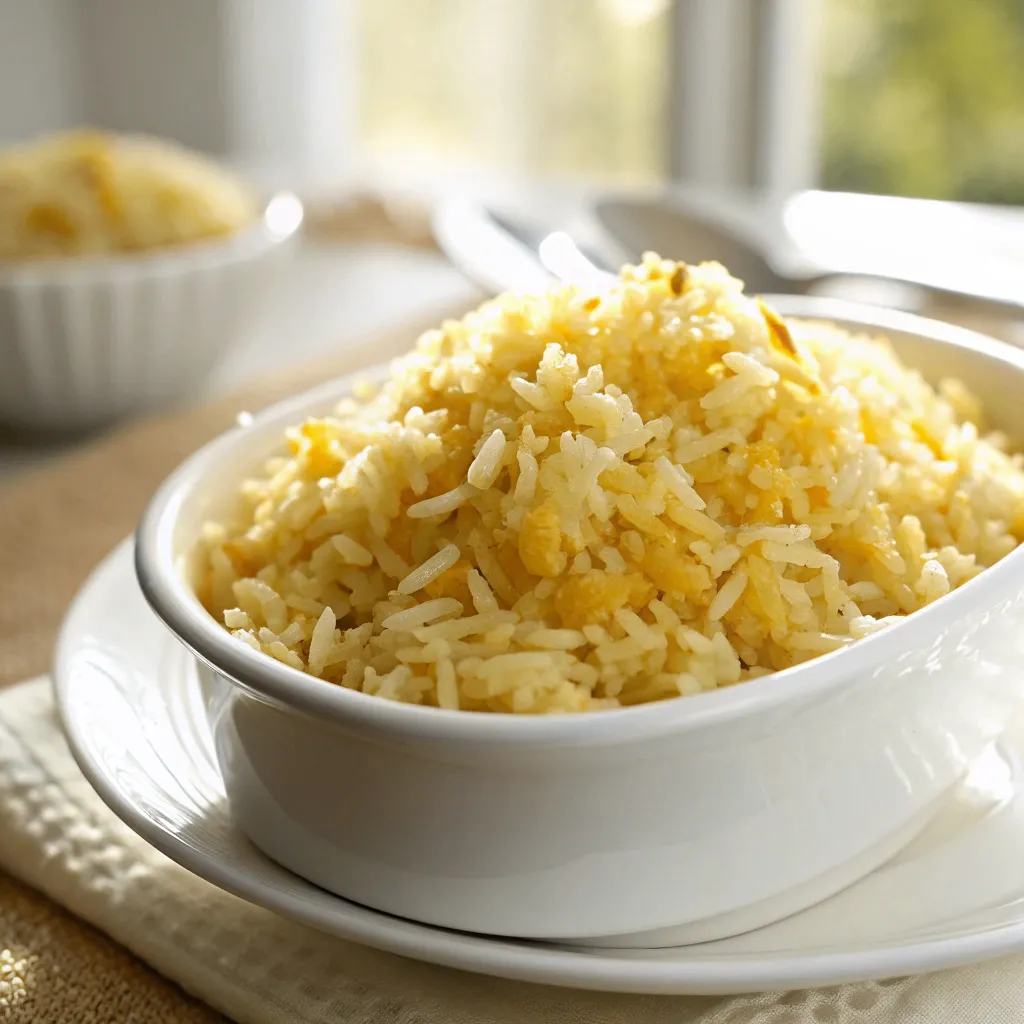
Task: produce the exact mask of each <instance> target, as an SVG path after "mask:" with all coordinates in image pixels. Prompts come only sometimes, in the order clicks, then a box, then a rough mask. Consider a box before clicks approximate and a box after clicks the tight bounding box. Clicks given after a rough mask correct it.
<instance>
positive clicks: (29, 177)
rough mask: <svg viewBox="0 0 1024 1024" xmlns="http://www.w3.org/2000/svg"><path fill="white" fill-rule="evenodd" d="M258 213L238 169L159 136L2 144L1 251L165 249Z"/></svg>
mask: <svg viewBox="0 0 1024 1024" xmlns="http://www.w3.org/2000/svg"><path fill="white" fill-rule="evenodd" d="M256 216H257V209H256V204H255V201H254V199H253V197H252V196H251V195H250V194H249V192H248V190H247V189H246V188H245V187H244V185H243V184H242V183H241V182H240V181H237V180H236V179H235V178H234V176H233V175H231V174H229V173H228V172H227V171H226V170H224V169H222V168H220V167H218V166H217V165H216V164H215V163H213V162H212V161H210V160H208V159H206V158H205V157H203V156H200V155H199V154H198V153H192V152H189V151H188V150H185V149H182V148H180V147H179V146H176V145H173V144H171V143H168V142H161V141H158V140H156V139H148V138H141V137H133V136H120V135H111V134H108V133H106V132H97V131H73V132H67V133H60V134H57V135H50V136H46V137H43V138H40V139H35V140H33V141H31V142H27V143H23V144H21V145H18V146H15V147H13V148H11V149H8V150H5V151H4V152H2V153H0V260H35V259H48V258H52V257H67V256H96V255H110V254H115V253H117V254H123V253H138V252H144V251H148V250H151V249H163V248H167V247H170V246H178V245H184V244H187V243H189V242H194V241H197V240H199V239H205V238H214V237H218V236H221V235H227V234H230V233H232V232H234V231H238V230H240V229H241V228H243V227H245V226H246V225H248V224H249V223H251V222H252V221H253V220H254V219H255V218H256Z"/></svg>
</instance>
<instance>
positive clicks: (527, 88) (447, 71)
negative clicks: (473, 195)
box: [354, 0, 1024, 204]
mask: <svg viewBox="0 0 1024 1024" xmlns="http://www.w3.org/2000/svg"><path fill="white" fill-rule="evenodd" d="M355 20H356V23H357V26H358V27H357V30H356V32H355V34H354V38H355V41H356V54H357V59H358V61H359V62H360V65H361V68H362V71H361V73H360V75H359V79H360V81H359V88H358V89H357V94H358V109H359V117H358V124H359V132H358V134H359V145H360V146H361V147H363V148H365V151H366V152H367V153H369V155H370V156H371V158H372V160H373V161H375V162H376V163H377V164H378V165H380V166H389V165H391V166H393V165H394V163H395V162H396V161H397V162H401V161H406V162H407V164H408V165H410V166H411V165H416V166H421V165H431V166H433V167H435V168H437V169H438V170H441V169H442V168H444V169H446V170H449V171H450V169H451V168H452V167H453V166H457V167H472V168H474V169H477V170H482V171H486V172H489V173H492V174H493V173H502V174H513V175H519V176H529V177H543V178H550V177H555V178H563V179H564V178H569V179H574V180H585V181H587V182H598V183H600V184H611V185H626V186H629V185H636V184H640V185H644V184H649V183H652V182H660V181H664V180H667V179H669V178H672V177H681V178H684V179H687V180H691V181H692V180H697V181H700V182H702V183H704V184H726V185H733V186H740V187H761V188H775V189H777V190H781V191H786V190H789V189H793V188H800V187H804V186H807V185H813V184H820V185H821V186H822V187H824V188H828V189H835V190H844V191H859V192H878V193H890V194H895V195H913V196H924V197H932V198H951V199H964V200H973V201H981V202H1001V203H1017V204H1024V73H1022V71H1021V69H1022V68H1024V0H969V2H965V0H517V2H505V0H488V2H481V0H356V16H355ZM709 152H710V153H712V157H711V158H710V159H709V158H708V157H707V154H708V153H709Z"/></svg>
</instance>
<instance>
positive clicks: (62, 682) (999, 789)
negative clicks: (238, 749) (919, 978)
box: [54, 542, 1024, 998]
mask: <svg viewBox="0 0 1024 1024" xmlns="http://www.w3.org/2000/svg"><path fill="white" fill-rule="evenodd" d="M54 678H55V683H56V691H57V700H58V705H59V709H60V713H61V717H62V719H63V721H64V725H65V729H66V731H67V735H68V738H69V740H70V742H71V746H72V750H73V751H74V753H75V756H76V758H77V759H78V762H79V764H80V765H81V766H82V769H83V770H84V772H85V773H86V775H87V776H88V777H89V779H90V781H91V782H92V783H93V785H94V786H95V787H96V789H97V790H98V791H99V793H100V795H101V796H102V797H103V799H104V800H105V801H106V802H107V803H108V804H109V805H110V807H111V808H112V809H113V810H114V811H115V812H116V813H117V814H118V815H119V816H120V817H121V818H123V819H124V821H126V822H127V823H128V824H129V825H130V826H131V827H132V828H133V829H135V831H137V832H138V833H140V834H141V835H142V836H143V837H144V838H146V839H147V840H148V841H149V842H151V843H152V844H153V845H154V846H156V847H157V848H158V849H160V850H162V851H163V852H164V853H165V854H167V855H168V856H170V857H171V858H173V859H174V860H176V861H178V862H179V863H180V864H182V865H184V866H185V867H186V868H188V869H190V870H191V871H194V872H195V873H196V874H198V875H201V876H202V877H204V878H206V879H208V880H209V881H211V882H213V883H214V884H215V885H218V886H221V887H222V888H224V889H227V890H229V891H230V892H233V893H235V894H237V895H238V896H241V897H242V898H244V899H247V900H249V901H251V902H253V903H257V904H260V905H262V906H264V907H267V908H269V909H271V910H274V911H276V912H278V913H280V914H283V915H285V916H288V917H292V918H294V919H296V920H299V921H302V922H304V923H306V924H308V925H311V926H312V927H314V928H317V929H320V930H321V931H325V932H329V933H332V934H335V935H339V936H342V937H344V938H347V939H352V940H355V941H357V942H360V943H363V944H365V945H369V946H374V947H377V948H380V949H385V950H390V951H392V952H395V953H399V954H402V955H404V956H410V957H415V958H417V959H422V960H427V961H432V962H435V963H440V964H447V965H449V966H452V967H459V968H463V969H466V970H471V971H478V972H482V973H486V974H494V975H500V976H503V977H509V978H517V979H522V980H525V981H535V982H543V983H548V984H556V985H571V986H577V987H583V988H593V989H605V990H617V991H632V992H664V993H731V992H744V991H760V990H764V989H771V990H783V989H790V988H798V987H812V986H820V985H832V984H837V983H839V982H843V981H852V980H858V979H869V978H885V977H897V976H901V975H907V974H914V973H918V972H922V971H929V970H934V969H937V968H941V967H949V966H953V965H956V964H962V963H967V962H969V961H972V960H976V959H981V958H983V957H993V956H1001V955H1005V954H1008V953H1012V952H1015V951H1019V950H1022V949H1024V856H1022V853H1024V791H1022V789H1021V785H1022V782H1024V729H1021V728H1020V727H1019V726H1018V727H1015V728H1014V729H1013V730H1012V732H1009V733H1007V734H1006V736H1005V738H1004V740H1002V741H1001V742H1000V743H999V745H998V747H997V748H995V749H990V750H989V751H988V752H986V754H984V755H983V756H982V758H981V759H980V760H979V761H978V762H976V763H975V765H974V766H973V767H972V769H971V771H970V774H969V776H968V778H967V779H966V781H965V782H964V783H963V784H962V785H961V786H959V787H956V788H955V789H954V790H953V792H952V793H951V795H950V796H949V797H948V798H947V799H945V800H944V801H942V803H941V806H940V807H939V809H938V812H937V814H936V815H935V818H934V820H933V821H932V823H931V824H930V825H929V826H928V828H927V829H926V830H925V831H924V832H923V833H922V834H921V835H920V836H919V837H918V838H917V839H916V840H914V842H913V843H911V844H910V845H909V846H908V847H906V849H904V851H903V852H902V853H901V854H900V855H899V856H897V857H896V858H895V859H894V860H892V861H891V862H889V863H888V864H887V865H886V866H885V867H884V868H881V869H879V870H877V871H876V872H874V873H873V874H871V875H869V876H868V877H866V878H864V879H863V880H862V881H860V882H858V883H857V884H855V885H853V886H852V887H850V888H849V889H847V890H846V891H845V892H842V893H840V894H839V895H838V896H834V897H833V898H832V899H830V900H827V901H826V902H824V903H821V904H819V905H818V906H816V907H814V908H813V909H811V910H807V911H805V912H803V913H802V914H798V915H796V916H794V917H791V918H788V919H787V920H785V921H782V922H780V923H778V924H775V925H771V926H769V927H767V928H763V929H761V930H760V931H756V932H751V933H749V934H747V935H742V936H739V937H737V938H733V939H726V940H723V941H721V942H715V943H709V944H704V945H696V946H686V947H682V948H675V949H594V948H590V949H578V948H577V949H572V948H564V947H563V948H558V947H555V946H547V945H543V944H536V943H525V942H510V941H506V940H500V939H492V938H486V937H482V936H474V935H468V934H464V933H459V932H453V931H445V930H443V929H437V928H430V927H425V926H423V925H419V924H414V923H412V922H409V921H403V920H401V919H399V918H395V917H389V916H388V915H386V914H381V913H378V912H376V911H373V910H369V909H367V908H365V907H362V906H358V905H357V904H355V903H351V902H348V901H347V900H344V899H341V898H339V897H337V896H334V895H332V894H330V893H328V892H325V891H324V890H322V889H319V888H317V887H316V886H314V885H312V884H311V883H309V882H305V881H303V880H302V879H301V878H298V877H296V876H295V875H293V874H291V873H289V872H288V871H286V870H284V869H283V868H281V867H279V866H278V865H277V864H275V863H273V862H272V861H270V860H268V859H267V858H266V857H264V856H263V855H262V854H260V853H259V852H258V851H257V850H256V849H254V848H253V846H252V845H251V844H250V843H249V842H248V841H247V840H246V839H245V837H244V836H243V835H242V833H241V831H240V830H239V828H238V826H237V825H236V824H235V823H234V821H233V819H232V814H231V809H230V808H229V806H228V801H227V797H226V794H225V791H224V783H223V781H222V779H221V776H220V772H219V768H218V765H217V760H218V758H217V753H216V751H215V749H214V738H213V734H212V733H211V730H210V728H209V724H208V720H207V708H208V706H209V703H210V701H211V700H214V701H215V700H217V699H221V698H222V696H223V694H221V695H220V697H218V695H217V694H216V693H210V692H209V691H204V689H203V687H202V686H201V684H200V680H199V678H198V675H197V673H196V664H195V661H194V659H193V658H192V657H191V656H190V655H189V653H188V652H187V651H185V649H184V648H182V647H181V646H180V645H179V644H178V643H177V642H176V641H175V640H174V638H173V637H172V636H171V635H170V633H168V632H167V631H166V630H165V629H164V628H163V627H162V626H161V625H160V623H159V622H158V621H157V620H156V619H155V617H154V616H153V615H152V613H151V612H150V610H149V608H148V607H147V606H146V603H145V601H144V600H143V598H142V595H141V594H140V593H139V590H138V585H137V583H136V581H135V579H134V574H133V571H132V553H131V544H130V542H126V543H125V544H122V545H121V546H120V547H119V548H118V549H117V551H115V552H114V554H113V555H111V556H110V557H109V558H108V559H107V560H106V561H105V562H104V563H103V564H102V565H101V566H100V567H99V568H98V569H97V570H96V572H95V573H94V574H93V576H92V578H91V579H90V580H89V582H88V583H87V584H86V586H85V587H84V589H83V591H82V592H81V594H80V595H79V597H78V598H77V600H76V601H75V602H74V605H73V606H72V608H71V610H70V612H69V614H68V617H67V620H66V622H65V625H64V628H63V631H62V634H61V638H60V643H59V645H58V648H57V657H56V664H55V675H54ZM865 998H867V996H865Z"/></svg>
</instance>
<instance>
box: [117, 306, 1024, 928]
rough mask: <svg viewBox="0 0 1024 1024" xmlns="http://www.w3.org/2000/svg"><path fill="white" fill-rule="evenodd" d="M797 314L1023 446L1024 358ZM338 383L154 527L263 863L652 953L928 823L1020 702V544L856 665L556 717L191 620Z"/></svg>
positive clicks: (160, 603)
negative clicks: (977, 401) (456, 700)
mask: <svg viewBox="0 0 1024 1024" xmlns="http://www.w3.org/2000/svg"><path fill="white" fill-rule="evenodd" d="M771 301H772V302H773V304H774V305H776V307H777V308H779V309H780V310H781V311H782V312H783V313H785V314H787V315H793V316H803V317H812V318H820V319H828V320H831V321H833V322H835V323H838V324H840V325H841V326H845V327H849V328H852V329H858V328H868V329H872V330H881V331H884V332H886V333H887V334H888V335H889V336H890V337H891V338H892V340H893V343H894V344H895V346H896V347H897V348H898V350H899V351H900V352H901V354H902V355H903V357H904V359H905V360H906V361H907V362H908V363H910V364H911V365H916V366H919V367H920V368H921V369H922V370H923V371H924V372H925V374H926V375H927V376H929V377H931V378H932V379H933V380H934V379H936V378H938V377H943V376H949V375H955V376H958V377H960V378H961V379H962V380H964V382H965V383H966V384H967V385H968V386H969V387H970V388H971V389H972V390H973V391H974V392H975V393H976V394H977V395H978V396H979V397H980V398H981V399H982V401H983V402H984V403H985V407H986V411H987V413H988V414H989V415H990V417H991V420H992V422H993V424H995V425H998V426H1003V427H1004V428H1011V429H1012V427H1013V425H1014V424H1015V422H1016V419H1017V413H1018V410H1019V406H1020V402H1021V395H1024V352H1020V351H1018V350H1016V349H1013V348H1010V347H1009V346H1006V345H1002V344H1000V343H998V342H994V341H991V340H989V339H988V338H985V337H982V336H980V335H977V334H973V333H971V332H968V331H964V330H962V329H958V328H954V327H950V326H947V325H944V324H938V323H933V322H931V321H927V320H922V319H921V318H918V317H913V316H909V315H904V314H896V313H891V312H886V311H882V310H874V309H870V308H866V307H860V306H851V305H849V304H846V303H839V302H835V301H832V300H822V299H809V298H793V297H773V298H772V299H771ZM349 383H350V382H349V381H345V380H342V381H337V382H333V383H331V384H329V385H327V386H325V387H322V388H320V389H318V390H316V391H314V392H310V393H309V394H307V395H303V396H300V397H298V398H295V399H292V400H290V401H288V402H284V403H282V404H281V405H278V406H276V407H275V408H273V409H271V410H269V411H267V412H265V413H262V414H261V415H259V416H257V417H255V419H254V420H253V421H252V422H251V423H248V424H247V425H245V426H240V427H238V428H237V429H235V430H233V431H231V432H229V433H228V434H226V435H224V436H223V437H221V438H220V439H219V440H217V441H215V442H213V443H212V444H210V445H209V446H207V447H206V448H204V449H202V450H201V451H199V452H198V453H197V454H196V455H194V456H193V457H192V458H190V459H189V460H188V461H186V462H185V463H184V464H183V465H182V466H181V467H180V468H179V469H178V470H177V471H176V472H175V473H174V474H173V475H172V476H171V477H170V479H169V480H168V481H167V482H166V483H165V484H164V485H163V487H162V488H161V489H160V491H159V492H158V493H157V495H156V496H155V498H154V499H153V502H152V504H151V506H150V508H149V510H148V511H147V513H146V516H145V518H144V520H143V522H142V525H141V526H140V528H139V532H138V536H137V549H136V565H137V572H138V577H139V581H140V583H141V585H142V589H143V592H144V593H145V595H146V598H147V600H148V601H149V603H150V605H151V606H152V607H153V609H154V610H155V611H156V613H157V615H158V616H159V617H160V618H161V619H162V620H163V621H164V622H165V623H166V625H167V626H168V627H169V628H170V629H171V631H172V632H173V633H174V634H176V635H177V637H178V638H179V639H180V640H181V641H182V643H184V644H185V645H186V646H187V647H188V648H190V649H191V650H192V651H193V652H194V653H195V654H196V655H197V657H198V658H199V659H200V661H201V662H202V663H204V665H205V666H206V669H205V671H206V674H207V676H208V678H209V681H210V683H211V686H212V691H211V693H212V696H211V699H210V703H209V709H208V710H209V715H210V720H211V723H212V727H213V731H214V736H215V741H216V749H217V754H218V758H219V761H220V766H221V770H222V772H223V774H224V780H225V784H226V790H227V793H228V797H229V800H230V803H231V808H232V812H233V814H234V815H235V817H236V819H237V821H238V823H239V825H240V826H241V828H242V829H243V831H245V832H246V834H247V835H248V836H249V837H250V838H251V839H252V840H253V842H254V843H255V844H256V845H257V846H258V847H260V848H261V849H262V850H263V851H264V852H266V853H267V854H269V855H270V856H271V857H272V858H273V859H275V860H276V861H278V862H279V863H281V864H283V865H284V866H286V867H288V868H290V869H291V870H293V871H295V872H296V873H297V874H299V875H302V876H304V877H305V878H308V879H309V880H311V881H313V882H315V883H317V884H319V885H320V886H322V887H324V888H326V889H329V890H331V891H333V892H335V893H338V894H340V895H342V896H345V897H348V898H349V899H352V900H354V901H357V902H359V903H362V904H365V905H368V906H371V907H374V908H376V909H378V910H383V911H386V912H389V913H392V914H396V915H400V916H403V917H408V918H412V919H414V920H418V921H422V922H426V923H428V924H432V925H439V926H445V927H450V928H458V929H463V930H467V931H477V932H484V933H490V934H498V935H508V936H519V937H524V938H532V939H571V940H574V941H576V942H580V941H588V942H591V943H595V944H608V943H609V942H611V943H613V944H619V945H630V944H633V945H636V944H641V945H658V944H662V945H665V944H678V943H681V942H689V941H698V940H706V939H710V938H715V937H720V936H723V935H727V934H733V933H737V932H741V931H745V930H748V929H750V928H754V927H757V926H759V925H762V924H765V923H768V922H769V921H771V920H775V919H779V918H781V917H784V916H787V915H788V914H790V913H793V912H795V911H797V910H799V909H802V908H803V907H805V906H808V905H810V904H812V903H814V902H817V901H818V900H821V899H823V898H824V897H826V896H828V895H830V894H831V893H833V892H835V891H837V890H838V889H840V888H842V887H844V886H846V885H848V884H850V883H851V882H853V881H855V880H856V878H857V877H859V876H861V875H864V874H866V873H867V872H869V871H871V870H872V869H873V868H874V867H875V866H877V865H878V864H879V863H880V862H881V861H883V860H884V859H886V858H888V857H889V856H891V855H892V854H893V853H894V852H895V851H896V850H897V849H898V848H899V847H900V846H901V845H902V844H903V843H905V842H906V841H908V840H909V839H910V838H911V837H912V836H913V835H914V834H915V833H916V831H917V830H919V829H920V828H921V827H922V826H923V825H924V823H925V822H926V821H927V820H928V819H929V817H930V815H931V814H932V811H933V808H934V807H935V806H936V804H937V801H938V800H939V798H940V797H941V796H942V795H943V794H944V793H945V792H946V791H948V790H949V789H950V787H951V786H953V785H954V784H955V782H956V781H957V780H958V779H959V778H960V777H961V776H962V775H963V773H964V772H965V771H966V769H967V767H968V765H969V764H971V762H973V761H974V760H975V759H976V758H977V757H978V756H979V754H981V753H982V752H983V751H984V750H985V748H986V747H987V746H988V745H989V744H990V743H991V742H992V741H993V740H994V739H995V738H996V737H997V736H998V735H999V734H1000V733H1001V732H1002V731H1003V729H1004V728H1005V727H1006V725H1007V723H1008V722H1009V721H1010V719H1011V718H1012V717H1013V715H1014V714H1015V712H1016V710H1017V708H1018V707H1019V706H1020V703H1021V695H1022V692H1024V686H1022V682H1021V678H1020V676H1019V675H1018V669H1017V668H1016V667H1015V666H1019V665H1021V664H1024V629H1021V628H1020V627H1021V617H1022V614H1024V548H1021V549H1018V550H1016V551H1014V552H1013V553H1012V554H1010V555H1009V556H1007V557H1006V558H1005V559H1003V560H1002V561H1001V562H999V563H998V564H997V565H996V566H994V567H993V568H990V569H988V570H986V571H985V572H984V573H982V574H981V575H979V576H978V577H977V578H975V579H973V580H971V581H970V582H969V583H967V584H966V585H964V586H963V587H961V588H960V589H958V590H957V591H955V592H954V593H952V594H950V595H948V596H947V597H944V598H942V599H941V600H940V601H938V602H936V603H935V604H933V605H931V606H929V607H927V608H925V609H924V610H922V611H919V612H917V613H916V614H914V615H912V616H910V617H908V618H907V619H906V621H905V622H902V623H899V624H897V625H895V626H893V627H891V628H890V629H887V630H883V631H882V632H880V633H877V634H875V635H873V636H870V637H868V638H866V639H864V640H860V641H858V642H857V643H856V644H854V645H852V646H851V647H850V648H849V649H846V650H843V651H839V652H835V653H833V654H829V655H825V656H823V657H821V658H819V659H817V660H815V661H812V662H809V663H806V664H803V665H800V666H797V667H795V668H791V669H788V670H786V671H783V672H778V673H776V674H775V675H772V676H768V677H764V678H761V679H756V680H753V681H751V682H748V683H744V684H743V685H741V686H735V687H730V688H728V689H724V690H720V691H716V692H711V693H705V694H702V695H699V696H695V697H686V698H680V699H677V700H671V701H665V702H662V703H658V704H652V705H645V706H640V707H634V708H627V709H622V710H613V711H604V712H590V713H584V714H576V715H560V716H551V717H547V718H544V717H516V716H505V715H488V714H481V713H471V712H453V711H443V710H439V709H436V708H425V707H417V706H412V705H404V704H398V703H393V702H390V701H386V700H382V699H380V698H377V697H372V696H368V695H366V694H363V693H359V692H355V691H352V690H348V689H345V688H343V687H339V686H333V685H330V684H328V683H324V682H322V681H320V680H318V679H315V678H313V677H311V676H308V675H304V674H303V673H301V672H297V671H295V670H293V669H290V668H287V667H286V666H284V665H282V664H280V663H278V662H276V661H274V660H272V659H270V658H268V657H266V656H265V655H262V654H259V653H257V652H254V651H252V650H251V649H250V648H249V647H247V646H246V645H245V644H242V643H241V642H239V641H237V640H235V639H234V638H233V637H231V636H230V635H229V634H228V633H227V632H226V631H225V630H224V629H223V628H222V627H221V626H220V625H218V624H217V622H215V621H214V619H213V618H212V617H211V616H210V615H209V614H207V612H206V611H205V610H204V609H203V608H202V606H201V605H200V604H199V602H198V600H197V599H196V596H195V594H194V591H193V589H192V586H191V585H190V573H191V570H192V567H191V565H190V559H189V555H190V552H191V551H193V550H194V547H195V540H196V537H197V535H198V530H199V528H200V525H201V523H202V522H203V521H204V520H205V519H206V518H207V517H209V516H210V515H211V514H215V513H216V512H217V510H218V507H219V506H220V504H221V503H222V502H223V501H226V500H227V499H228V495H230V494H231V493H232V492H233V490H234V488H235V487H236V486H237V484H238V482H239V481H240V480H241V479H242V478H243V477H244V476H246V475H247V474H249V473H251V472H252V471H253V470H254V469H255V468H257V467H258V466H259V465H260V463H261V462H262V460H263V459H264V458H265V457H266V456H267V455H268V454H269V453H270V452H271V451H272V450H273V449H275V448H277V446H278V445H279V444H280V440H281V433H282V430H283V428H284V427H285V426H286V425H287V424H291V423H293V422H295V421H297V420H299V419H300V418H302V417H303V416H305V415H307V414H317V413H323V412H325V411H327V410H328V409H330V408H331V407H332V406H333V405H334V403H335V402H336V401H337V400H338V399H339V398H340V397H341V396H342V395H343V394H344V393H346V392H347V390H348V387H349Z"/></svg>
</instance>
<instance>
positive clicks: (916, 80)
mask: <svg viewBox="0 0 1024 1024" xmlns="http://www.w3.org/2000/svg"><path fill="white" fill-rule="evenodd" d="M823 57H824V60H825V74H826V81H827V89H826V94H825V111H824V139H823V149H824V152H823V160H822V184H823V187H825V188H829V189H840V190H848V191H857V192H877V193H891V194H895V195H912V196H927V197H931V198H938V199H961V200H968V201H975V202H986V203H1015V204H1020V205H1024V0H827V5H826V31H825V45H824V53H823Z"/></svg>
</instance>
